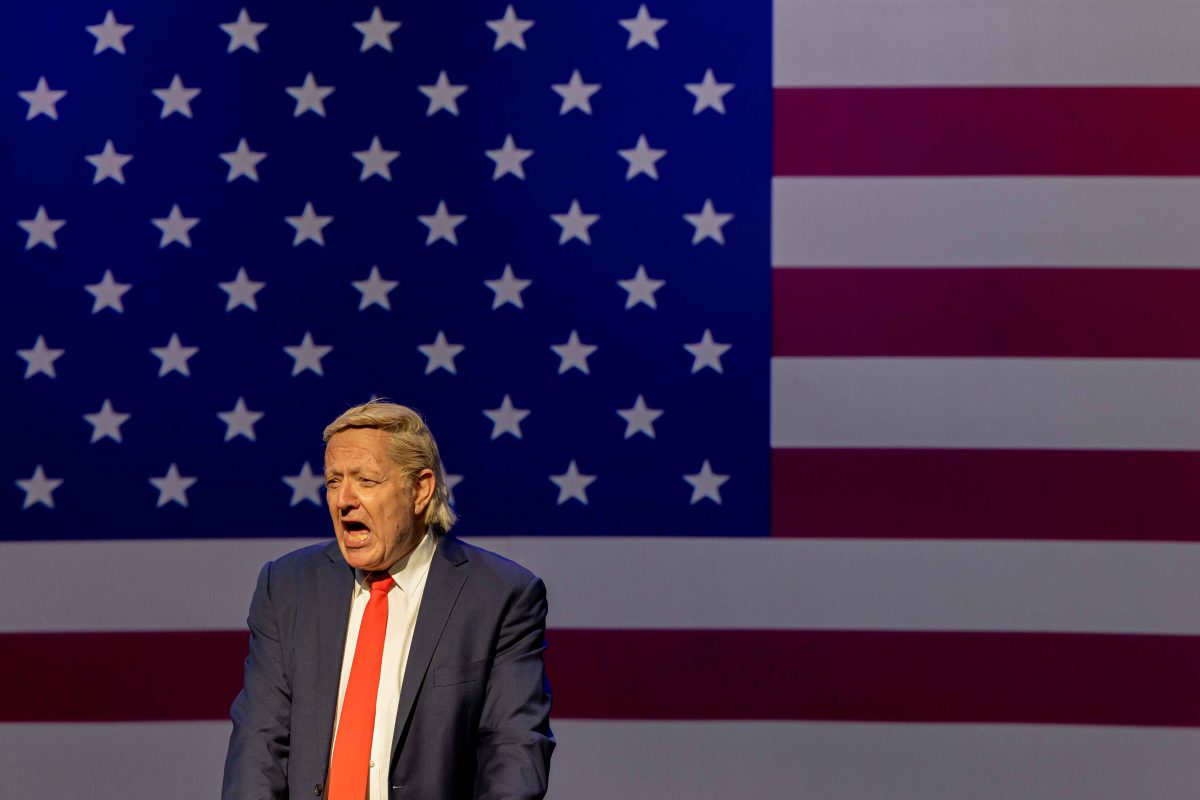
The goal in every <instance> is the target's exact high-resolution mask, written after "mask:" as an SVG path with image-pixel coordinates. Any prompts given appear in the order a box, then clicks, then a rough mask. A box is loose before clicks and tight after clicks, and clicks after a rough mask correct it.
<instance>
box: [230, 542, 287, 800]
mask: <svg viewBox="0 0 1200 800" xmlns="http://www.w3.org/2000/svg"><path fill="white" fill-rule="evenodd" d="M270 581H271V564H269V563H268V564H267V565H266V566H264V567H263V568H262V572H261V573H259V576H258V585H257V586H256V587H255V589H254V599H253V600H251V602H250V617H249V619H248V620H247V623H248V625H249V627H250V655H249V656H248V657H247V658H246V668H245V683H244V688H243V689H242V691H241V692H240V693H239V694H238V696H237V698H236V699H235V700H234V701H233V707H232V708H231V709H230V716H231V717H232V718H233V733H232V734H231V735H230V738H229V752H228V754H227V756H226V758H225V779H224V783H223V786H222V789H221V797H222V798H223V800H277V799H279V798H285V797H287V762H288V752H289V743H290V736H291V731H290V725H291V704H292V695H291V686H290V685H289V681H288V676H287V671H286V667H285V663H284V658H283V648H282V647H281V645H280V638H279V620H278V617H277V616H276V612H275V608H274V606H273V605H272V600H271V582H270Z"/></svg>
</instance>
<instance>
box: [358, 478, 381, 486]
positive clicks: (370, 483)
mask: <svg viewBox="0 0 1200 800" xmlns="http://www.w3.org/2000/svg"><path fill="white" fill-rule="evenodd" d="M359 483H361V484H362V485H363V486H374V485H375V484H377V483H379V481H373V480H371V479H370V478H362V479H360V480H359Z"/></svg>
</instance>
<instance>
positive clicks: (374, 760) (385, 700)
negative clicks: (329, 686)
mask: <svg viewBox="0 0 1200 800" xmlns="http://www.w3.org/2000/svg"><path fill="white" fill-rule="evenodd" d="M436 545H437V542H436V540H435V539H434V537H433V534H431V533H426V534H425V538H423V539H422V540H421V542H420V544H418V545H417V546H416V547H415V548H413V550H412V552H411V553H409V554H408V555H407V556H405V557H404V558H402V559H400V560H399V561H397V562H396V564H395V565H394V566H393V567H392V568H391V569H390V570H388V573H389V574H390V575H391V576H392V579H393V580H394V581H395V582H396V585H395V587H393V588H392V590H391V591H390V592H388V620H387V634H386V637H385V639H384V641H383V665H382V668H381V669H380V671H379V695H378V697H377V698H376V701H375V733H374V734H373V735H372V737H371V768H370V781H369V783H368V786H367V798H368V800H387V797H388V790H389V783H388V780H389V778H390V775H389V774H388V773H389V771H390V767H391V756H392V735H393V734H394V733H395V726H396V710H397V709H398V708H399V706H400V686H401V684H402V683H403V682H404V665H405V663H406V662H407V661H408V649H409V646H410V645H411V644H412V636H413V630H414V629H415V628H416V625H417V612H418V611H420V609H421V596H422V595H423V594H424V592H425V577H426V576H427V575H428V574H429V565H430V563H431V562H432V561H433V551H434V549H435V547H436ZM368 574H369V573H366V572H362V571H361V570H355V571H354V590H353V594H352V595H351V598H350V624H349V626H348V627H347V629H346V649H345V652H344V653H343V654H342V677H341V681H340V682H339V684H338V699H337V716H336V717H334V723H333V737H334V738H333V741H337V726H338V723H339V722H340V721H341V718H342V701H343V700H344V699H345V697H346V684H347V683H348V682H349V680H350V665H351V664H352V663H354V648H355V647H356V646H357V645H358V630H359V628H360V627H361V626H362V618H363V613H364V612H365V611H366V609H367V601H368V600H370V599H371V588H370V587H369V586H366V585H364V583H363V581H364V580H365V579H366V577H367V575H368ZM332 757H333V754H332V753H330V758H331V759H332Z"/></svg>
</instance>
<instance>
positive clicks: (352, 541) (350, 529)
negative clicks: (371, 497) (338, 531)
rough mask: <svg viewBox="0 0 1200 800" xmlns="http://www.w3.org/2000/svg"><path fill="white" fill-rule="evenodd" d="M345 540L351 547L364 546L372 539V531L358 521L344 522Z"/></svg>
mask: <svg viewBox="0 0 1200 800" xmlns="http://www.w3.org/2000/svg"><path fill="white" fill-rule="evenodd" d="M342 533H343V539H344V540H345V542H346V544H347V545H349V546H350V547H357V546H359V545H362V544H363V543H365V542H366V541H367V539H369V538H371V529H370V528H368V527H367V526H366V525H365V524H364V523H362V522H358V521H357V520H343V521H342Z"/></svg>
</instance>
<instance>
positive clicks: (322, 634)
mask: <svg viewBox="0 0 1200 800" xmlns="http://www.w3.org/2000/svg"><path fill="white" fill-rule="evenodd" d="M325 555H327V556H328V557H329V561H328V562H326V563H322V564H321V566H320V569H319V570H318V572H317V609H316V613H317V641H316V658H317V695H316V696H317V697H320V698H322V702H321V704H320V706H319V707H318V712H319V715H320V716H319V717H318V719H317V735H318V736H320V737H321V739H320V741H319V742H318V744H319V747H318V748H317V752H318V753H328V752H329V750H330V747H332V745H333V717H334V714H336V713H337V697H338V686H339V680H340V678H341V673H342V657H343V655H344V653H345V648H346V629H347V627H348V626H349V622H350V593H351V591H352V590H353V588H354V572H353V570H351V569H350V566H349V565H348V564H347V563H346V560H345V559H344V558H342V554H341V551H340V550H338V546H337V542H331V543H330V545H329V546H328V547H327V548H326V549H325Z"/></svg>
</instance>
